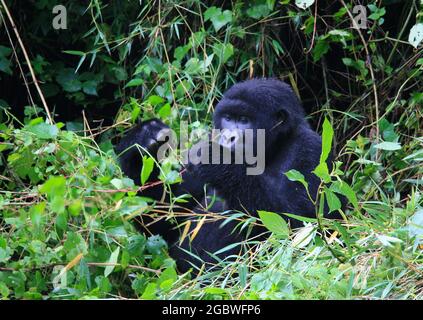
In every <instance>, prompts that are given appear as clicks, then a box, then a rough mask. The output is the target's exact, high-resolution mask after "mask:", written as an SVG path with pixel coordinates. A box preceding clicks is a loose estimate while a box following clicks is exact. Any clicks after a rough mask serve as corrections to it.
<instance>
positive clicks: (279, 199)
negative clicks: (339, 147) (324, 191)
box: [117, 79, 330, 271]
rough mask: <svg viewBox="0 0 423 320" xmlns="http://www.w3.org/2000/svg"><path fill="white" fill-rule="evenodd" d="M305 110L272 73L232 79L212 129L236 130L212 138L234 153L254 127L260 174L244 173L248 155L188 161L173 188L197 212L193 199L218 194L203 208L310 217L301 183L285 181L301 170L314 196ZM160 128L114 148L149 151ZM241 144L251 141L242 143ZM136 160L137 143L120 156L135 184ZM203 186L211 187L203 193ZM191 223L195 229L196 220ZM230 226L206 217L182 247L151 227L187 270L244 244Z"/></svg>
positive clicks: (315, 145)
mask: <svg viewBox="0 0 423 320" xmlns="http://www.w3.org/2000/svg"><path fill="white" fill-rule="evenodd" d="M304 116H305V115H304V110H303V108H302V106H301V105H300V102H299V101H298V99H297V97H296V95H295V94H294V92H293V91H292V89H291V87H290V86H289V85H287V84H286V83H284V82H281V81H279V80H276V79H253V80H248V81H244V82H241V83H238V84H235V85H234V86H232V87H231V88H230V89H229V90H228V91H227V92H226V93H225V94H224V96H223V99H222V100H221V101H220V102H219V103H218V104H217V106H216V109H215V112H214V114H213V122H214V128H216V129H222V130H229V132H230V133H231V132H236V133H237V134H236V135H231V134H230V135H229V136H228V135H224V136H222V137H223V138H222V137H221V138H220V139H219V140H218V142H217V143H218V145H219V148H221V149H222V150H223V149H225V148H226V149H225V150H230V152H232V153H235V152H236V150H239V149H237V148H236V145H237V144H239V143H240V141H241V143H242V141H244V140H245V141H246V142H247V139H242V138H241V139H240V134H241V136H244V137H243V138H245V134H244V133H245V130H246V129H253V131H252V132H253V140H252V141H250V143H251V142H252V143H253V144H254V146H255V147H254V148H255V149H254V150H255V152H258V151H260V150H259V149H260V148H259V147H260V146H261V147H263V149H264V152H265V157H264V158H265V163H264V167H263V168H262V169H263V172H262V173H261V174H253V175H251V174H250V175H249V174H247V169H249V168H250V169H251V163H247V162H246V161H243V162H241V163H233V162H232V163H229V164H222V163H219V164H212V163H209V164H202V163H200V164H189V165H188V166H186V168H185V170H184V171H183V173H182V178H183V183H181V184H179V185H177V186H174V187H173V189H172V191H173V193H175V194H176V195H180V194H184V193H190V194H191V195H192V196H193V201H191V202H189V203H188V204H187V205H186V207H188V208H190V209H192V208H194V210H195V211H196V212H204V211H202V210H201V209H200V207H199V206H198V205H197V206H196V204H197V203H203V204H204V202H205V199H206V200H207V198H210V197H211V196H212V195H213V196H214V195H215V196H217V198H218V199H220V200H218V201H216V202H215V203H214V205H213V206H212V207H211V208H209V209H208V210H210V211H212V212H222V211H226V210H233V211H242V212H245V213H248V214H250V215H253V216H256V215H257V210H265V211H271V212H284V213H293V214H296V215H301V216H305V217H315V210H316V209H315V206H314V205H313V203H312V201H311V200H310V199H309V197H308V195H307V193H306V191H305V189H304V187H303V186H302V185H301V184H300V183H298V182H292V181H290V180H288V179H287V177H286V176H285V175H284V173H285V172H287V171H289V170H291V169H295V170H297V171H299V172H301V173H302V174H303V175H304V177H305V179H306V181H307V182H308V185H309V191H310V194H311V195H312V197H315V196H316V194H317V190H318V186H319V183H320V180H319V179H318V178H317V177H316V176H315V175H314V174H313V173H312V171H313V170H314V169H315V167H316V166H317V165H318V163H319V158H320V152H321V138H320V136H319V135H318V134H316V133H315V132H314V131H312V130H311V128H310V126H309V124H308V123H307V121H306V120H305V118H304ZM165 128H167V127H166V125H164V124H163V123H162V122H160V121H159V120H150V121H146V122H143V123H141V124H140V125H138V126H137V127H135V128H134V129H133V130H132V131H131V132H130V133H129V134H127V135H126V136H125V137H124V138H123V139H122V141H121V142H120V144H119V145H118V147H117V151H119V152H122V151H123V150H125V149H128V147H130V146H131V145H133V144H136V143H137V144H139V145H141V146H143V147H145V148H146V149H147V150H150V151H153V152H154V151H156V150H157V146H158V145H160V137H159V132H161V129H165ZM234 129H235V130H234ZM257 129H264V132H265V135H264V136H265V143H264V145H263V144H260V143H261V142H260V141H259V135H258V130H257ZM200 143H201V142H200ZM257 143H258V144H257ZM195 147H196V146H194V147H193V148H195ZM207 147H208V148H210V149H209V150H212V148H214V147H216V142H214V141H212V142H210V143H208V145H207ZM245 147H251V145H247V144H246V145H245ZM203 150H204V149H203ZM258 156H259V155H258ZM140 158H141V157H140V154H139V152H138V150H136V149H134V148H133V149H131V150H129V151H127V152H125V153H124V154H123V155H122V156H121V164H122V169H123V171H124V173H125V174H127V175H128V176H129V177H131V178H133V179H134V180H135V182H137V183H139V175H140V170H141V161H140ZM329 165H330V164H329ZM157 174H158V172H154V173H153V175H155V177H154V178H157ZM205 185H206V186H207V189H208V191H207V192H206V195H205V194H204V190H205V188H204V186H205ZM161 194H162V189H160V188H159V187H156V189H154V190H150V191H149V194H148V196H150V197H152V198H154V199H155V200H159V199H160V198H161ZM284 217H285V218H286V216H284ZM286 219H287V218H286ZM179 222H180V221H179ZM289 222H290V224H291V226H292V227H298V226H300V225H301V224H300V223H299V221H297V220H294V219H290V221H289ZM191 225H192V227H191V228H192V229H193V228H195V225H196V224H195V223H191ZM235 226H236V223H235V222H234V221H231V222H230V223H226V224H224V225H223V227H222V222H221V221H218V222H216V221H214V222H210V223H204V224H203V226H202V227H201V229H200V231H199V233H198V234H197V235H196V237H195V238H194V239H193V241H191V242H189V241H188V240H187V239H185V240H184V241H183V243H182V245H181V246H179V245H178V244H177V242H178V234H177V233H176V234H175V232H174V228H173V227H172V226H170V225H169V224H164V223H163V222H161V223H160V224H157V226H156V229H155V230H154V231H153V233H159V234H161V235H162V236H164V237H165V239H166V240H167V241H168V242H169V243H170V244H171V245H172V246H171V249H170V254H171V256H172V257H173V258H174V259H176V261H177V264H178V268H179V269H180V270H181V271H186V270H187V269H188V268H189V267H190V266H192V264H194V265H196V266H198V265H199V264H200V262H201V261H203V262H206V263H213V262H216V259H215V257H216V256H213V255H211V254H210V253H213V252H216V251H217V250H219V249H221V248H223V247H226V246H228V245H231V244H233V243H238V242H242V240H244V239H245V237H246V233H245V231H244V232H241V233H240V232H238V231H233V229H234V227H235ZM150 231H151V230H150ZM262 231H263V230H262V229H260V228H258V227H255V228H253V230H252V233H250V236H251V235H253V236H255V235H258V234H260V233H261V232H262ZM240 248H241V247H240V246H236V247H232V249H231V250H227V251H225V252H222V253H221V254H220V255H218V258H219V259H223V258H225V257H228V256H230V255H236V254H237V253H238V252H239V250H240ZM188 252H191V253H192V254H194V255H195V256H197V257H198V258H200V260H198V259H197V258H194V257H193V256H192V255H191V254H190V253H188Z"/></svg>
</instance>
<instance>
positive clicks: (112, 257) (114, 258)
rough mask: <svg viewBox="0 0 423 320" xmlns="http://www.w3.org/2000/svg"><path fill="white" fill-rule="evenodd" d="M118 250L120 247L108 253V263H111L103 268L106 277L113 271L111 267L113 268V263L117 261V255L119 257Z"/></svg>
mask: <svg viewBox="0 0 423 320" xmlns="http://www.w3.org/2000/svg"><path fill="white" fill-rule="evenodd" d="M119 252H120V247H117V248H116V250H115V251H113V252H112V254H111V255H110V258H109V261H108V263H110V264H113V265H111V266H107V267H106V268H105V269H104V276H105V277H108V276H109V274H111V273H112V272H113V269H114V268H115V266H114V264H116V263H117V260H118V257H119Z"/></svg>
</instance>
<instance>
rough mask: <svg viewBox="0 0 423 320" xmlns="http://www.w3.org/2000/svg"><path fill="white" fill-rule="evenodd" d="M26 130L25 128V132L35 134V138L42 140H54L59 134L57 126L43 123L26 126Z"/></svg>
mask: <svg viewBox="0 0 423 320" xmlns="http://www.w3.org/2000/svg"><path fill="white" fill-rule="evenodd" d="M26 128H27V131H29V132H32V133H33V134H35V135H36V136H37V138H39V139H44V140H47V139H54V138H56V137H57V134H58V133H59V129H58V128H57V126H55V125H53V124H47V123H45V122H42V123H39V124H36V125H33V126H28V127H26Z"/></svg>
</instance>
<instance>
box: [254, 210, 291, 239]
mask: <svg viewBox="0 0 423 320" xmlns="http://www.w3.org/2000/svg"><path fill="white" fill-rule="evenodd" d="M257 213H258V215H259V217H260V220H261V221H262V222H263V224H264V226H265V227H266V228H267V229H268V230H269V231H271V232H273V233H274V234H275V235H276V236H278V237H281V238H286V237H288V235H289V228H288V224H287V223H286V221H285V220H284V219H283V218H282V217H281V216H280V215H279V214H277V213H274V212H268V211H258V212H257Z"/></svg>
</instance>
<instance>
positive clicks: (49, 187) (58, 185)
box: [39, 176, 66, 197]
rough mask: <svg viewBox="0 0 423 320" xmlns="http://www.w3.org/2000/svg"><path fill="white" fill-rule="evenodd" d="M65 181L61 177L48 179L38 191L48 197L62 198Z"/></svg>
mask: <svg viewBox="0 0 423 320" xmlns="http://www.w3.org/2000/svg"><path fill="white" fill-rule="evenodd" d="M65 188H66V179H65V178H64V177H62V176H57V177H50V178H49V179H48V180H47V181H46V182H45V183H44V184H43V185H41V186H40V188H39V190H40V192H41V193H45V194H47V195H48V196H50V197H53V196H62V195H63V194H64V193H65Z"/></svg>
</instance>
